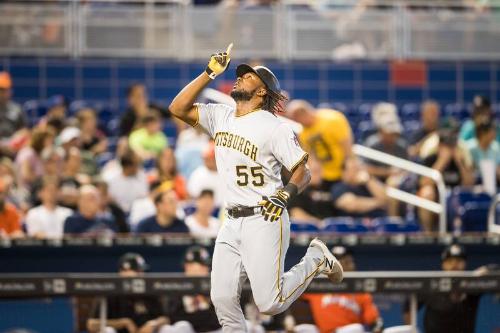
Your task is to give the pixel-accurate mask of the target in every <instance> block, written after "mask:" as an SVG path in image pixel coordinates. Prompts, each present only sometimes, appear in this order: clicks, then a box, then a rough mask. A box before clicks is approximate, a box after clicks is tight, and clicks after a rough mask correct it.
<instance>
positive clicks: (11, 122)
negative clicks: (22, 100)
mask: <svg viewBox="0 0 500 333" xmlns="http://www.w3.org/2000/svg"><path fill="white" fill-rule="evenodd" d="M27 123H28V122H27V119H26V115H25V114H24V112H23V111H22V109H21V106H20V105H19V104H17V103H16V102H14V101H12V79H11V77H10V74H9V73H7V72H0V140H2V141H3V140H5V139H9V138H11V137H13V136H14V134H16V132H18V131H20V130H22V129H25V128H26V126H27Z"/></svg>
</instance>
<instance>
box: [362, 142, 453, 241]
mask: <svg viewBox="0 0 500 333" xmlns="http://www.w3.org/2000/svg"><path fill="white" fill-rule="evenodd" d="M353 152H354V153H355V154H356V155H358V156H360V157H363V158H365V159H370V160H374V161H377V162H379V163H383V164H386V165H390V166H394V167H396V168H399V169H402V170H406V171H409V172H412V173H415V174H417V175H420V176H424V177H427V178H429V179H432V180H433V181H434V182H435V183H436V187H437V190H438V197H439V203H435V202H433V201H431V200H428V199H424V198H420V197H418V196H416V195H413V194H411V193H408V192H405V191H402V190H399V189H396V188H393V187H388V189H387V192H386V193H387V195H388V196H389V197H391V198H393V199H397V200H400V201H403V202H406V203H408V204H410V205H413V206H417V207H421V208H423V209H426V210H429V211H431V212H434V213H436V214H439V233H440V234H444V233H446V225H447V223H446V187H445V184H444V180H443V176H442V175H441V173H440V172H439V171H437V170H435V169H431V168H429V167H426V166H423V165H421V164H417V163H414V162H411V161H408V160H405V159H402V158H399V157H395V156H393V155H390V154H386V153H384V152H381V151H378V150H375V149H371V148H368V147H365V146H361V145H354V146H353Z"/></svg>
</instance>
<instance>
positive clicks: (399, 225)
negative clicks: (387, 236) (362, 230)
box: [373, 217, 420, 233]
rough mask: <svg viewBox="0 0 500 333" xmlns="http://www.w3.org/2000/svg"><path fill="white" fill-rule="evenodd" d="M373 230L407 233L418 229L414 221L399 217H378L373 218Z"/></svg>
mask: <svg viewBox="0 0 500 333" xmlns="http://www.w3.org/2000/svg"><path fill="white" fill-rule="evenodd" d="M373 225H374V228H375V231H377V232H387V233H407V232H417V231H420V226H419V225H418V224H417V223H416V222H415V221H405V220H404V219H402V218H400V217H379V218H376V219H375V220H373Z"/></svg>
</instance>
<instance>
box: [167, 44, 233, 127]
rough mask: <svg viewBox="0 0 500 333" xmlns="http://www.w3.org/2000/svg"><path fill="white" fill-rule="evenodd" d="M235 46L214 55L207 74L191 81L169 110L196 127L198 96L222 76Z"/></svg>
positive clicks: (176, 97) (204, 73) (230, 45)
mask: <svg viewBox="0 0 500 333" xmlns="http://www.w3.org/2000/svg"><path fill="white" fill-rule="evenodd" d="M232 47H233V44H232V43H231V44H229V46H228V47H227V50H226V52H224V53H218V54H213V55H212V56H211V57H210V61H209V62H208V65H207V68H206V69H205V72H203V73H202V74H200V75H199V76H198V77H197V78H196V79H194V80H193V81H191V82H190V83H189V84H188V85H187V86H185V87H184V89H182V90H181V92H179V93H178V94H177V96H175V98H174V100H173V101H172V103H170V107H169V110H170V112H171V113H172V114H173V115H174V116H176V117H177V118H180V119H182V120H183V121H185V122H186V123H188V124H190V125H192V126H194V125H196V124H197V122H198V110H197V108H196V107H195V106H194V102H195V101H196V98H197V97H198V95H199V94H200V93H201V92H202V91H203V89H205V87H206V86H207V85H208V84H209V83H210V82H211V81H212V80H213V79H215V78H216V77H217V76H218V75H220V74H222V73H223V72H224V71H225V70H226V68H227V67H228V65H229V62H230V61H231V58H230V56H231V49H232Z"/></svg>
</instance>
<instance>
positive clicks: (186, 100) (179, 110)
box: [169, 72, 212, 119]
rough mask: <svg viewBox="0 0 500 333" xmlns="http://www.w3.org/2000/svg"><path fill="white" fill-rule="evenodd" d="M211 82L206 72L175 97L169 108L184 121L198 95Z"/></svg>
mask: <svg viewBox="0 0 500 333" xmlns="http://www.w3.org/2000/svg"><path fill="white" fill-rule="evenodd" d="M211 81H212V79H210V77H209V76H208V74H207V73H206V72H203V73H201V74H200V75H199V76H198V77H197V78H196V79H194V80H193V81H191V82H190V83H189V84H188V85H187V86H185V87H184V89H182V90H181V91H180V92H179V93H178V94H177V96H175V98H174V100H173V101H172V103H170V106H169V110H170V112H171V113H172V114H173V115H174V116H176V117H178V118H181V119H182V118H183V117H184V116H185V115H186V114H187V113H188V112H189V111H190V110H191V108H192V107H193V104H194V102H195V101H196V98H197V97H198V95H199V94H200V93H201V92H202V91H203V89H205V87H206V86H207V85H208V84H209V83H210V82H211Z"/></svg>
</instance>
